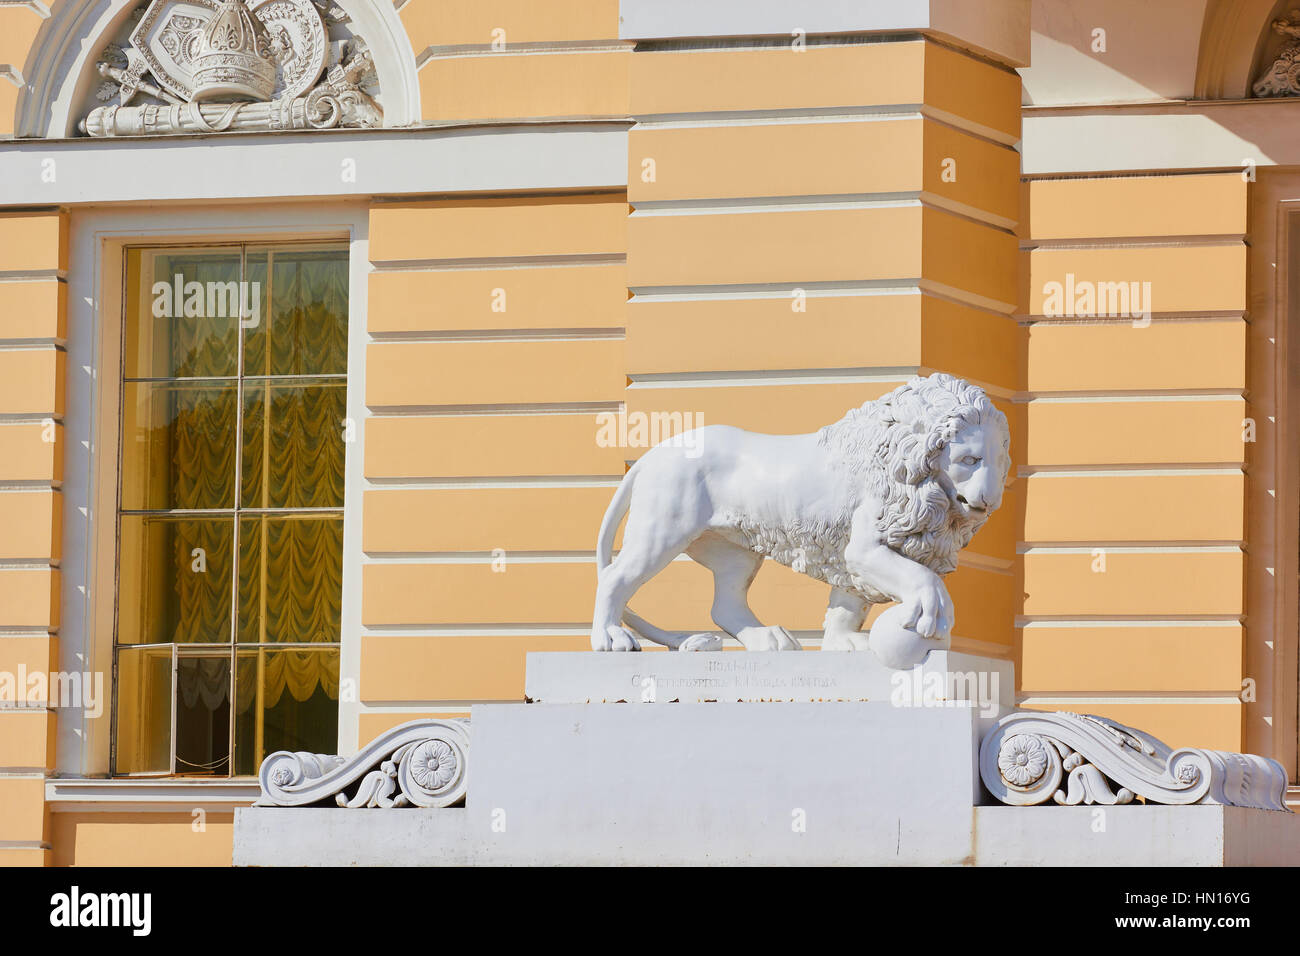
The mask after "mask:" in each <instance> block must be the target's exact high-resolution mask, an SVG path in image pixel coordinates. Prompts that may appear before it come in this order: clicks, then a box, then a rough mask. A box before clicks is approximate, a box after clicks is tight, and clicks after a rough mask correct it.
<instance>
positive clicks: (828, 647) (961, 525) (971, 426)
mask: <svg viewBox="0 0 1300 956" xmlns="http://www.w3.org/2000/svg"><path fill="white" fill-rule="evenodd" d="M1010 440H1011V439H1010V434H1009V432H1008V429H1007V420H1006V417H1005V416H1004V415H1003V414H1002V412H1000V411H998V409H997V408H995V407H994V405H993V403H992V402H991V401H990V400H989V398H988V396H987V395H985V394H984V392H983V390H982V389H980V388H979V387H977V386H975V385H972V384H970V383H969V382H966V381H963V380H962V379H960V378H956V377H954V376H952V375H947V374H944V373H942V372H936V373H934V374H933V375H930V376H929V377H928V378H923V377H919V376H918V377H915V378H913V379H911V380H910V381H909V382H907V384H905V385H901V386H899V387H898V388H896V389H894V391H892V392H890V393H889V394H888V395H885V396H883V397H881V398H878V399H876V400H875V401H871V402H867V403H866V404H865V405H863V406H862V407H861V408H856V409H853V410H852V411H850V412H849V413H848V414H847V415H846V416H845V417H844V418H842V419H841V420H840V421H838V422H835V423H834V424H831V425H827V426H826V427H825V428H823V429H821V430H820V431H818V432H814V433H812V434H808V435H762V434H755V433H753V432H747V431H742V430H741V429H739V428H732V427H730V426H726V425H711V426H708V427H706V428H700V429H695V430H693V431H690V432H686V433H684V434H681V435H676V436H674V437H672V438H670V439H668V440H667V441H664V442H661V443H660V444H658V445H656V446H655V447H654V448H652V449H650V450H649V451H648V452H646V454H645V455H644V456H643V457H642V458H641V459H640V460H639V461H638V462H637V463H636V464H635V465H633V466H632V468H631V470H630V471H629V472H628V473H627V475H626V476H625V477H624V478H623V482H622V484H621V485H619V488H618V491H617V492H616V493H615V495H614V499H613V501H612V502H611V503H610V506H609V510H608V512H607V513H606V514H605V519H604V521H603V523H602V524H601V527H600V536H599V540H598V542H597V545H596V563H597V566H598V568H599V569H600V571H599V581H598V585H597V590H596V606H595V611H594V614H593V618H592V630H591V646H592V649H593V650H597V651H635V650H639V649H640V645H639V644H638V643H637V635H640V636H641V637H645V638H648V639H649V640H652V641H655V642H656V643H659V644H664V645H666V646H668V647H671V648H676V649H678V650H683V651H714V650H720V649H721V647H722V638H721V637H719V636H717V635H715V634H692V633H690V632H671V631H664V630H662V629H660V628H657V627H655V626H654V625H652V624H650V623H649V622H648V621H646V620H645V619H644V618H641V617H639V616H637V615H636V614H633V613H632V612H631V611H629V610H628V609H627V604H628V601H629V600H630V599H631V597H632V596H633V595H634V594H635V593H636V591H637V590H638V589H639V588H641V586H642V585H644V584H645V583H646V582H647V581H649V580H650V579H651V578H652V577H654V576H655V575H656V574H658V573H659V572H660V571H661V570H663V568H664V567H666V566H667V565H668V563H669V562H670V561H672V560H673V559H674V558H676V557H677V555H679V554H682V553H685V554H687V555H689V556H690V557H691V558H693V559H694V560H696V561H698V562H699V563H700V564H702V565H704V566H705V567H707V568H708V569H709V570H710V571H712V572H713V578H714V588H715V593H714V600H713V620H714V623H716V624H717V625H718V627H720V628H721V629H722V630H723V631H725V632H726V633H727V634H730V635H731V636H732V637H734V638H736V639H737V640H739V641H740V643H741V644H743V645H744V646H745V648H746V649H747V650H751V651H786V650H798V649H799V644H798V642H797V641H796V640H795V639H794V637H793V636H791V634H790V632H789V631H787V630H786V629H785V628H783V627H780V626H774V625H773V626H769V625H765V624H763V622H761V621H759V620H758V618H756V617H755V616H754V613H753V612H752V611H751V610H750V608H749V603H748V601H747V598H746V594H747V592H748V590H749V587H750V585H751V584H752V583H753V581H754V576H755V575H756V574H757V573H758V570H759V566H760V565H761V564H762V562H763V560H764V559H765V558H771V559H772V560H774V561H777V562H778V563H780V564H784V565H786V566H788V567H790V568H792V569H794V570H795V571H797V572H800V573H802V574H807V575H808V576H810V577H813V578H816V579H817V580H819V581H825V582H826V583H828V584H829V585H830V586H831V595H830V601H829V604H828V608H827V611H826V620H825V634H824V640H823V643H822V650H824V651H865V650H868V649H870V650H871V651H873V652H874V653H875V654H876V656H877V657H879V658H880V659H881V660H882V661H883V662H884V663H885V664H887V665H888V666H890V667H894V668H910V667H912V666H914V665H916V664H919V663H921V661H923V660H924V659H925V657H926V655H927V654H929V652H930V651H932V650H944V649H947V648H948V646H949V645H950V643H951V634H952V625H953V604H952V599H951V598H950V597H949V595H948V591H947V588H946V587H945V586H944V583H943V577H944V575H946V574H948V573H949V572H950V571H952V570H953V569H954V568H956V567H957V555H958V553H959V552H960V551H961V550H962V549H963V548H964V547H966V545H967V544H969V543H970V540H971V538H972V537H973V536H974V534H975V532H976V531H978V530H979V529H980V528H981V527H983V525H984V522H985V521H987V520H988V517H989V515H991V514H992V513H993V512H994V511H995V510H996V509H997V507H998V506H999V505H1000V504H1001V503H1002V490H1003V486H1004V485H1005V484H1006V480H1007V472H1008V470H1009V469H1010V467H1011V458H1010V454H1009V450H1008V449H1009V446H1010ZM624 515H627V527H626V529H625V530H624V532H623V547H622V550H620V551H619V553H618V556H617V557H613V545H614V536H615V534H616V532H617V531H618V526H619V524H620V523H621V521H622V520H623V516H624ZM894 601H896V602H898V606H897V607H893V608H890V609H889V610H887V611H885V613H884V614H882V615H881V616H880V617H879V618H877V619H876V621H875V623H874V624H873V625H872V628H871V631H870V636H869V637H868V636H864V635H861V634H859V630H860V628H861V627H862V624H863V622H864V621H865V620H866V618H867V611H868V610H869V609H870V607H871V605H872V604H884V603H889V602H894ZM624 625H626V627H624Z"/></svg>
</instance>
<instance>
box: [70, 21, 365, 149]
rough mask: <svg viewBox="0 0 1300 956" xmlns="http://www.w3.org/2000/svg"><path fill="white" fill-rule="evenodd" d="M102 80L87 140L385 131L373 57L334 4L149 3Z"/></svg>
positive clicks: (112, 52) (85, 126)
mask: <svg viewBox="0 0 1300 956" xmlns="http://www.w3.org/2000/svg"><path fill="white" fill-rule="evenodd" d="M97 70H98V72H99V75H100V76H101V77H102V78H103V79H102V81H101V82H100V83H99V84H98V85H97V86H96V87H95V88H94V91H93V97H94V99H95V100H96V101H98V102H99V103H102V104H104V105H98V106H93V108H90V109H89V110H88V111H87V112H86V115H85V118H84V119H82V121H81V122H80V124H79V128H80V130H81V132H83V133H85V134H86V135H89V136H96V137H102V136H141V135H156V134H168V133H214V132H225V131H227V130H293V129H330V128H334V127H372V126H381V125H383V107H382V105H381V100H382V97H381V93H380V90H379V87H378V79H377V77H376V74H375V70H374V62H373V59H372V57H371V53H370V51H369V49H368V47H367V45H366V43H365V40H364V39H363V38H362V37H360V36H358V35H356V34H354V33H353V32H352V30H351V29H350V18H349V17H348V15H347V14H346V13H345V12H344V11H343V10H342V9H341V8H339V7H337V6H333V5H331V4H330V3H329V0H247V2H246V0H151V2H150V3H148V4H147V5H143V6H141V7H139V8H138V9H137V10H135V11H134V12H133V13H132V15H131V17H130V18H129V20H128V23H127V26H126V29H125V35H123V36H120V37H119V38H118V39H116V40H115V41H114V42H111V43H109V44H108V45H107V46H105V47H104V49H103V51H102V52H101V54H100V57H99V61H98V63H97ZM112 101H116V102H112Z"/></svg>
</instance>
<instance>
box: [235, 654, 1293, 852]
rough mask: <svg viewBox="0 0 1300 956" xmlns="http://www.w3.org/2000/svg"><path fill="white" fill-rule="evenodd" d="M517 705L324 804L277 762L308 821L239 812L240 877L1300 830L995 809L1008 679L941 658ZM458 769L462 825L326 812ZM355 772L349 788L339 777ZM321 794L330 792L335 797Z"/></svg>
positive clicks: (622, 664)
mask: <svg viewBox="0 0 1300 956" xmlns="http://www.w3.org/2000/svg"><path fill="white" fill-rule="evenodd" d="M526 686H527V694H528V697H529V699H530V701H532V702H530V703H519V704H490V705H482V706H476V707H474V708H473V709H472V712H471V717H470V721H469V723H468V727H467V728H466V727H464V726H463V725H460V724H456V725H454V726H452V725H448V724H445V723H444V725H443V726H444V727H445V728H449V729H448V730H447V733H446V734H445V735H444V736H445V737H446V739H447V740H449V741H450V742H451V744H452V746H451V747H450V749H448V748H446V747H444V748H442V749H441V750H439V749H438V748H437V747H432V746H431V747H425V748H424V749H423V750H418V749H417V750H412V749H410V748H418V747H419V746H421V745H419V744H417V743H414V741H418V740H419V739H420V738H421V735H422V734H425V733H426V732H427V733H434V732H435V731H437V730H438V728H437V727H435V726H434V725H435V724H437V722H432V721H430V722H413V723H412V724H410V725H405V727H404V728H398V729H396V730H394V731H390V732H389V734H388V735H385V737H384V738H381V739H379V740H377V741H376V742H374V743H373V744H371V745H370V746H369V748H368V749H367V750H366V751H363V753H362V754H361V755H359V756H358V757H356V758H353V759H352V761H351V762H348V761H343V760H342V759H341V758H332V757H331V758H316V757H313V758H312V759H311V760H310V761H307V765H309V766H310V767H313V768H316V769H314V770H311V771H310V773H319V774H323V776H321V777H320V780H321V781H324V783H316V784H312V781H310V780H308V781H307V783H308V784H312V786H314V787H315V789H310V788H309V789H307V790H302V791H300V792H299V794H298V797H294V796H293V793H292V792H291V791H293V786H290V787H288V788H287V789H284V790H281V789H277V788H276V787H269V785H268V782H267V780H268V776H274V777H276V778H277V779H279V778H287V777H289V776H292V774H286V773H283V772H281V771H282V770H283V768H284V767H285V766H286V765H285V764H284V763H280V764H275V763H273V761H272V760H271V759H268V763H267V766H266V767H264V775H263V790H264V794H265V793H267V792H268V787H269V789H270V790H273V791H274V793H272V794H271V796H270V798H269V799H270V800H271V801H273V802H282V803H283V802H286V801H290V800H293V799H302V800H304V801H305V800H306V798H308V797H310V798H311V800H312V801H313V802H314V803H315V804H316V805H314V806H301V807H299V806H258V807H253V808H250V809H241V810H238V811H237V812H236V817H235V840H234V862H235V863H236V864H237V865H250V866H259V865H352V864H357V865H382V864H388V865H413V866H415V865H418V866H428V865H475V864H510V865H557V864H578V865H592V864H595V865H602V864H647V865H662V864H667V865H674V864H719V865H736V864H767V865H792V864H813V865H854V864H858V865H860V864H889V865H961V864H967V865H969V864H984V865H1007V864H1013V865H1015V864H1030V863H1038V864H1082V865H1125V864H1171V865H1182V864H1189V863H1191V864H1200V865H1213V864H1216V863H1219V864H1222V863H1263V862H1268V863H1277V862H1287V861H1290V862H1297V861H1300V859H1298V858H1300V818H1298V817H1296V816H1295V815H1294V814H1288V813H1285V812H1280V811H1268V810H1253V809H1244V808H1242V807H1225V806H1188V807H1182V806H1143V805H1140V804H1132V805H1128V806H1109V807H1093V806H1070V807H1059V806H1055V805H1054V804H1050V803H1049V804H1048V805H1045V806H1025V807H1010V806H1001V805H998V806H993V805H990V804H992V803H993V800H992V798H991V796H990V794H989V793H988V791H986V790H985V788H984V786H983V785H982V783H981V777H980V768H979V753H980V742H981V740H982V739H983V738H984V737H985V736H986V735H988V734H989V733H990V730H989V728H990V726H991V725H992V724H994V723H995V722H997V721H998V719H999V718H1003V717H1004V716H1005V719H1007V720H1012V719H1015V718H1013V717H1011V716H1006V715H1008V714H1009V712H1010V709H1011V708H1010V704H1011V696H1010V695H1011V693H1012V688H1013V680H1012V674H1011V671H1010V665H1009V664H1007V663H1006V662H1003V661H993V660H989V659H984V658H978V657H972V656H969V655H961V654H955V653H949V652H944V653H943V654H942V656H941V655H940V654H931V655H930V659H929V660H927V662H926V664H925V665H923V666H922V667H920V668H918V669H916V670H915V671H913V672H902V673H896V672H892V671H889V670H887V669H886V668H884V667H883V666H881V665H879V664H878V663H877V662H876V661H875V658H874V657H873V655H870V654H852V653H845V654H833V653H825V652H821V653H771V654H761V653H750V652H723V653H715V654H674V653H642V654H533V655H529V661H528V677H527V685H526ZM1049 729H1051V728H1049ZM1085 729H1087V728H1085ZM1051 730H1052V732H1058V731H1056V730H1055V729H1051ZM1068 730H1069V728H1068V727H1067V728H1066V729H1065V730H1062V731H1059V732H1061V733H1066V732H1068ZM1099 732H1102V733H1106V732H1104V731H1099ZM466 734H467V736H466ZM457 740H460V741H461V742H462V743H463V744H464V750H463V752H462V751H459V750H458V749H457V748H459V747H460V744H457V743H456V741H457ZM403 747H405V748H407V749H402V748H403ZM444 751H446V753H447V754H450V756H445V757H444V759H443V762H442V763H441V765H439V764H438V754H442V753H443V752H444ZM456 753H459V758H458V757H457V756H456ZM412 754H415V757H414V758H413V757H412ZM430 755H433V756H432V757H431V756H430ZM281 759H282V761H283V760H284V759H287V757H286V758H281ZM413 759H414V760H416V761H417V764H418V765H415V764H412V763H411V761H412V760H413ZM429 759H432V761H433V762H432V764H427V763H418V762H419V761H426V760H429ZM457 760H459V763H457ZM453 765H454V766H455V769H457V770H458V771H464V773H465V776H464V778H463V779H464V786H465V789H464V791H463V792H464V793H465V794H466V796H465V800H464V803H463V805H458V806H448V807H441V808H435V809H418V808H414V807H400V806H397V807H394V806H387V807H383V806H381V807H373V806H372V807H370V808H366V807H358V808H356V809H344V808H340V807H335V806H329V805H323V804H322V800H321V794H325V795H326V796H330V795H331V794H332V793H334V792H337V793H340V794H342V799H343V800H344V801H347V800H349V799H350V800H351V801H352V802H353V803H364V802H365V800H364V799H362V798H363V797H365V796H366V794H371V795H374V794H378V796H377V797H374V798H373V799H371V800H370V802H371V803H375V802H376V801H377V802H378V803H380V804H381V805H382V804H391V803H392V802H393V795H394V794H395V795H396V797H397V798H398V799H399V801H400V799H401V798H402V795H403V794H405V793H406V792H407V788H408V786H409V785H410V778H411V775H412V774H414V775H415V777H417V778H419V779H424V780H433V783H434V784H436V783H437V780H438V779H442V778H437V779H434V777H433V774H434V772H435V771H436V772H438V773H442V774H444V775H447V774H449V773H450V769H451V768H453ZM348 766H354V767H359V768H360V769H359V770H356V771H355V772H352V776H351V777H348V776H347V773H348V771H347V768H348ZM412 766H414V767H415V769H414V770H412ZM431 766H432V767H433V768H434V769H433V770H432V771H431V770H430V767H431ZM367 768H370V769H369V770H368V773H367V776H366V777H365V778H364V779H363V778H362V777H361V776H360V774H361V772H362V771H366V770H367ZM268 770H269V775H268V773H267V771H268ZM421 772H423V773H424V774H425V776H424V777H420V773H421ZM332 777H333V778H335V779H337V780H338V781H341V782H340V783H339V785H338V786H337V787H335V788H334V789H333V790H330V789H329V788H328V786H326V784H328V781H329V780H330V779H331V778H332ZM448 779H450V777H449V778H448ZM395 781H396V782H401V784H402V788H401V792H400V793H399V792H397V790H396V783H395ZM304 785H305V784H304ZM294 786H296V784H295V785H294ZM322 786H325V787H326V788H325V789H321V787H322ZM447 786H452V784H448V785H447ZM1062 786H1064V785H1062ZM367 788H369V789H367ZM412 792H416V791H414V789H413V790H412ZM459 792H460V791H457V793H459ZM1097 792H1100V790H1098V791H1097ZM386 795H387V796H386ZM417 795H418V794H417ZM417 802H418V801H417ZM1098 813H1100V814H1102V818H1103V819H1104V821H1105V823H1104V827H1103V829H1102V830H1100V831H1099V830H1097V829H1096V826H1097V824H1096V820H1097V814H1098Z"/></svg>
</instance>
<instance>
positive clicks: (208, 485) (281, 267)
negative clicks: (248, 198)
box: [158, 251, 347, 712]
mask: <svg viewBox="0 0 1300 956" xmlns="http://www.w3.org/2000/svg"><path fill="white" fill-rule="evenodd" d="M248 259H249V263H250V270H249V277H250V278H251V279H257V277H258V276H259V274H260V276H261V282H262V284H263V292H264V293H265V291H266V288H265V287H266V285H268V284H269V287H270V294H269V296H266V297H265V298H264V300H263V301H266V299H269V302H270V308H269V309H264V310H263V314H262V315H261V317H260V319H261V320H260V321H259V323H258V325H257V326H255V327H253V328H251V329H248V330H246V331H245V354H244V372H245V375H249V376H265V375H271V376H280V375H322V374H337V373H342V372H345V371H346V360H347V331H346V321H347V266H346V252H343V253H337V252H333V253H321V252H292V251H291V252H283V253H282V252H278V251H277V252H273V253H265V252H263V253H257V252H253V251H250V252H249V255H248ZM268 259H269V260H270V261H269V268H267V264H268V263H267V260H268ZM159 261H160V262H162V261H164V260H161V259H160V260H159ZM167 261H168V263H169V265H170V266H171V268H170V269H169V270H168V271H169V273H170V272H177V273H183V274H184V276H185V279H186V281H199V282H205V283H206V282H209V281H217V282H230V281H236V280H238V279H239V278H240V275H239V270H240V267H239V262H238V260H237V259H236V260H234V261H233V262H232V261H231V260H230V259H229V257H225V256H223V257H221V258H219V259H216V260H215V261H209V260H208V259H205V258H203V257H199V256H189V257H186V256H175V257H172V258H171V259H170V260H167ZM259 261H260V263H261V268H260V273H259V270H258V266H257V263H258V262H259ZM158 271H160V272H161V271H162V270H161V269H160V270H158ZM268 275H269V283H268V278H267V277H268ZM237 327H238V321H237V320H235V319H231V318H227V319H222V318H212V317H193V318H191V317H177V318H174V319H172V320H170V323H169V326H168V328H169V331H170V341H169V345H168V348H169V350H170V356H169V358H170V363H169V364H170V367H171V369H172V370H173V374H174V375H176V376H178V377H194V378H206V377H224V376H231V375H234V374H235V372H236V367H235V365H236V356H237V353H236V347H237V342H236V340H235V334H236V332H235V329H237ZM230 393H231V386H230V383H212V384H211V386H210V387H209V386H208V385H207V383H203V384H178V385H177V386H176V387H174V388H172V389H171V391H170V400H171V408H170V409H169V411H170V420H171V421H172V428H171V429H170V436H171V439H170V442H171V447H170V449H169V455H168V465H169V467H170V481H171V484H172V490H173V499H172V500H173V507H175V508H180V509H189V508H222V509H228V508H233V506H234V491H235V468H236V462H235V455H234V448H235V442H234V441H233V438H234V436H235V435H236V433H237V432H236V421H235V415H236V414H237V407H236V403H235V402H233V401H231V400H230ZM344 395H345V387H344V384H343V380H342V379H335V380H330V379H318V380H308V381H304V380H287V381H286V380H276V379H269V380H268V379H252V380H246V381H245V383H244V402H243V408H242V414H243V441H242V447H241V457H242V468H241V470H242V476H241V480H240V482H239V493H240V504H241V506H242V507H244V508H291V509H301V508H338V507H341V506H342V504H343V464H344V463H343V442H342V440H341V429H342V419H343V418H344V413H345V410H346V409H345V404H344ZM232 520H233V519H232V518H230V517H223V518H216V517H213V518H206V517H205V518H188V519H184V520H181V521H176V522H172V526H173V527H174V533H173V535H172V548H171V552H172V557H171V559H172V561H173V562H174V568H173V570H174V574H172V575H171V577H172V581H173V591H174V598H175V608H174V613H172V614H171V615H169V618H170V620H172V621H173V622H175V631H174V633H173V634H172V635H171V636H170V639H171V640H172V641H175V642H177V643H196V642H201V643H227V642H229V641H230V640H231V632H230V600H231V577H230V572H231V561H232V554H231V552H232V549H233V535H232V534H231V533H230V532H231V530H232V528H231V524H232ZM239 520H240V527H239V535H240V545H239V556H238V558H239V561H238V569H237V575H238V581H239V588H238V615H237V617H238V640H239V641H241V642H257V643H263V642H267V643H275V642H280V643H283V642H294V643H334V642H337V641H338V640H339V626H340V625H339V622H340V616H341V607H340V604H341V597H342V533H343V528H342V519H341V516H338V515H316V516H312V517H293V516H285V515H250V514H248V513H247V512H244V513H243V517H241V518H240V519H239ZM195 548H202V549H203V551H204V554H205V561H206V565H207V573H194V572H193V570H192V565H193V562H194V560H195V558H194V555H193V551H194V549H195ZM223 570H224V573H222V571H223ZM160 637H162V636H160ZM162 639H163V640H166V639H167V638H166V637H162ZM237 671H238V674H239V676H238V678H237V683H238V684H239V687H238V689H237V691H236V696H237V706H238V709H239V710H240V711H241V712H242V711H244V710H246V709H247V708H248V706H249V705H250V704H251V702H252V701H253V700H254V699H255V696H256V695H255V694H254V693H253V692H252V691H253V689H254V688H253V686H252V685H248V681H250V680H251V681H255V680H256V675H257V668H246V667H245V668H238V669H237ZM185 674H186V675H187V676H186V677H185V679H183V680H182V681H181V687H180V692H181V694H182V696H183V698H184V700H185V702H186V703H187V704H191V705H192V704H193V703H195V702H196V701H198V700H200V699H202V700H203V701H204V702H205V704H207V705H208V706H209V707H213V706H217V705H219V704H220V703H221V701H222V700H224V699H225V697H226V696H227V695H228V694H229V687H228V685H229V682H230V676H229V669H228V659H220V658H213V659H211V666H208V665H207V662H206V661H205V663H204V665H203V666H201V667H199V668H197V669H194V670H187V671H185ZM245 675H251V676H247V677H246V676H245ZM263 681H264V684H263V691H262V693H263V706H266V707H273V706H275V704H276V703H277V702H278V701H279V700H280V697H281V695H282V694H283V692H284V691H285V690H286V689H287V690H288V691H289V693H290V694H291V696H292V697H293V698H294V699H295V700H298V701H303V700H306V699H308V698H309V697H311V696H312V694H313V693H315V691H316V689H317V688H318V687H321V688H324V690H325V692H326V693H327V694H328V695H329V696H330V697H332V698H336V697H337V694H338V655H337V654H329V653H320V652H301V651H276V652H274V653H269V654H267V655H266V658H265V666H264V668H263ZM246 685H247V686H246Z"/></svg>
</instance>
